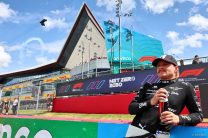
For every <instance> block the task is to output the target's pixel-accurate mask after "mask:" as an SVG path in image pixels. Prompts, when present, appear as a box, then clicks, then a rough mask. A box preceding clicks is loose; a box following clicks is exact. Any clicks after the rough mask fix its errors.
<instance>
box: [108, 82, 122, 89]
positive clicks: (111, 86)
mask: <svg viewBox="0 0 208 138" xmlns="http://www.w3.org/2000/svg"><path fill="white" fill-rule="evenodd" d="M114 87H122V83H112V84H110V88H114Z"/></svg>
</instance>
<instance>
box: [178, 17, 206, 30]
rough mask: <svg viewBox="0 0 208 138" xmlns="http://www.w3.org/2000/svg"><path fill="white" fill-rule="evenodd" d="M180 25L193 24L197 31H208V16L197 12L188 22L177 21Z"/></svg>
mask: <svg viewBox="0 0 208 138" xmlns="http://www.w3.org/2000/svg"><path fill="white" fill-rule="evenodd" d="M177 25H178V26H191V27H193V29H194V30H196V31H208V18H206V17H204V16H202V15H200V14H195V15H194V16H191V17H189V19H188V21H187V22H182V23H177Z"/></svg>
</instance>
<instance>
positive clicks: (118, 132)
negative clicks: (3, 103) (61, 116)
mask: <svg viewBox="0 0 208 138" xmlns="http://www.w3.org/2000/svg"><path fill="white" fill-rule="evenodd" d="M128 127H129V124H128V123H121V122H120V123H110V122H85V121H83V120H79V121H67V120H43V119H31V118H1V120H0V138H6V137H7V138H22V137H25V138H124V137H125V136H126V133H127V129H128ZM192 137H203V138H208V128H207V125H206V126H204V128H202V127H187V126H186V127H184V126H176V127H174V128H173V129H172V130H171V133H170V138H192Z"/></svg>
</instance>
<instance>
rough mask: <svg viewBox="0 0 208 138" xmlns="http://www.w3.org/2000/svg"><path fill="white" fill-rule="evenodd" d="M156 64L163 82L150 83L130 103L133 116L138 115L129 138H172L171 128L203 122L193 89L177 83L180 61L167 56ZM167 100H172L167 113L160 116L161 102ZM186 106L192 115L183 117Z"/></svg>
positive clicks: (153, 63)
mask: <svg viewBox="0 0 208 138" xmlns="http://www.w3.org/2000/svg"><path fill="white" fill-rule="evenodd" d="M152 65H153V66H155V67H156V70H157V75H158V76H159V78H160V81H159V82H158V83H154V84H149V83H146V84H145V85H144V86H143V87H141V89H140V90H139V92H138V94H137V96H136V97H135V98H134V99H133V101H132V102H131V103H130V105H129V113H130V114H132V115H136V116H135V117H134V119H133V121H132V124H131V125H130V127H129V129H128V131H127V134H126V137H129V138H130V137H131V138H154V137H160V136H163V137H169V132H170V129H171V128H172V127H174V126H175V125H184V126H186V125H187V126H188V125H196V124H197V123H199V122H201V121H202V119H203V116H202V113H201V108H200V107H199V104H198V99H197V97H196V94H195V91H194V88H193V86H192V85H191V84H190V83H187V82H179V81H178V80H177V79H178V77H179V68H178V65H177V61H176V60H175V59H174V58H173V57H172V56H171V55H163V56H162V57H160V58H156V59H155V60H154V61H153V62H152ZM164 99H167V100H168V102H167V103H168V107H167V110H166V111H163V112H162V113H159V103H160V101H162V100H163V101H164ZM185 106H186V107H187V108H188V110H189V114H188V115H180V113H181V111H182V110H183V108H184V107H185Z"/></svg>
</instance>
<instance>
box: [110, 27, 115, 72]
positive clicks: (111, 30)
mask: <svg viewBox="0 0 208 138" xmlns="http://www.w3.org/2000/svg"><path fill="white" fill-rule="evenodd" d="M110 34H111V41H112V46H111V69H114V68H113V59H114V43H115V42H114V38H113V28H112V27H110Z"/></svg>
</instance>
